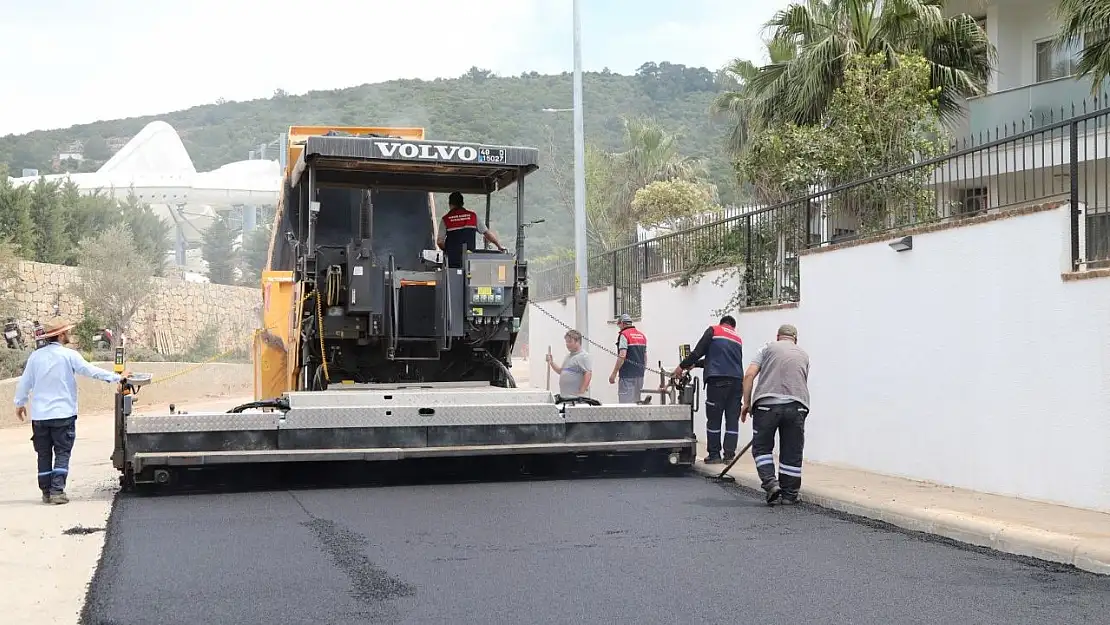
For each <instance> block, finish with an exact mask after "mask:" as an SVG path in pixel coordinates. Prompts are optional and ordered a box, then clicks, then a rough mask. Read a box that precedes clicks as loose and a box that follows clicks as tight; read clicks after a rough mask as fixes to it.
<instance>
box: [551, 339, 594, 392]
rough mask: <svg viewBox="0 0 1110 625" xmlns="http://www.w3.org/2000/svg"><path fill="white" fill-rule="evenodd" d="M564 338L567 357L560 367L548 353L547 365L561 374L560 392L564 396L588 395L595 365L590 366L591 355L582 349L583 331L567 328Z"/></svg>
mask: <svg viewBox="0 0 1110 625" xmlns="http://www.w3.org/2000/svg"><path fill="white" fill-rule="evenodd" d="M563 340H564V341H565V342H566V345H567V357H566V359H564V360H563V365H562V366H561V367H560V366H559V365H557V364H555V360H554V359H553V358H552V357H551V354H547V366H549V367H551V370H552V371H554V372H555V373H557V374H559V394H560V395H562V396H563V397H586V393H587V392H588V391H589V390H590V379H591V378H593V367H592V366H590V355H589V354H587V353H586V350H584V349H582V333H581V332H579V331H578V330H567V333H566V335H564V337H563Z"/></svg>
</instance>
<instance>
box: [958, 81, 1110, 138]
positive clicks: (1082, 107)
mask: <svg viewBox="0 0 1110 625" xmlns="http://www.w3.org/2000/svg"><path fill="white" fill-rule="evenodd" d="M1107 91H1110V81H1107V82H1105V83H1103V85H1102V86H1101V88H1100V89H1099V90H1098V91H1097V92H1094V93H1092V92H1091V81H1090V79H1087V78H1076V77H1075V76H1068V77H1065V78H1057V79H1055V80H1047V81H1045V82H1039V83H1036V84H1032V85H1025V86H1024V87H1014V88H1013V89H1005V90H1003V91H996V92H994V93H989V94H987V95H984V96H978V97H974V98H968V100H967V108H968V116H969V122H970V130H971V134H972V136H973V137H974V138H976V139H978V140H979V141H983V140H990V139H995V138H1000V137H1007V136H1012V135H1015V134H1017V133H1021V132H1025V131H1027V130H1035V129H1037V128H1043V127H1045V126H1049V125H1051V124H1054V123H1057V122H1060V121H1063V120H1065V119H1068V118H1070V117H1074V116H1076V115H1082V114H1083V113H1086V112H1090V111H1097V110H1099V109H1102V108H1104V107H1106V105H1107V104H1110V99H1108V98H1107V95H1106V93H1107Z"/></svg>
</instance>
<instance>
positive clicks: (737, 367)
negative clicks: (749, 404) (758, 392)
mask: <svg viewBox="0 0 1110 625" xmlns="http://www.w3.org/2000/svg"><path fill="white" fill-rule="evenodd" d="M702 358H705V364H704V365H703V367H702V368H703V371H704V372H705V373H704V382H705V418H706V424H705V433H706V435H707V436H706V438H707V441H706V445H707V446H708V447H709V455H708V456H706V458H705V463H706V464H722V463H724V462H728V461H730V460H732V458H733V457H735V455H736V443H737V441H738V440H739V439H740V400H741V399H742V395H743V386H744V383H743V380H744V342H743V341H742V340H740V335H739V334H737V333H736V319H734V318H733V317H732V315H725V316H724V317H721V321H720V323H718V324H717V325H715V326H709V327H708V328H706V329H705V332H704V333H702V335H701V339H700V340H699V341H698V344H697V345H695V346H694V349H693V351H691V352H690V355H689V356H687V357H686V358H684V359H683V360H682V362H680V363H679V364H678V366H677V367H675V370H674V372H673V373H672V375H673V376H674V377H675V378H678V377H680V376H681V375H682V372H683V370H685V369H690V368H691V367H693V366H694V364H695V363H696V362H698V361H699V360H701V359H702ZM722 415H724V418H725V435H724V437H723V438H724V448H725V455H724V457H723V458H722V457H721V438H722V437H721V416H722Z"/></svg>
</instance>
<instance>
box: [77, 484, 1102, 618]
mask: <svg viewBox="0 0 1110 625" xmlns="http://www.w3.org/2000/svg"><path fill="white" fill-rule="evenodd" d="M479 479H484V478H481V477H479ZM1108 605H1110V579H1106V578H1100V577H1097V576H1094V575H1091V574H1086V573H1083V572H1077V571H1074V570H1070V569H1066V568H1064V567H1058V566H1054V565H1051V564H1046V563H1043V562H1037V561H1032V560H1023V559H1017V558H1013V557H1009V556H1001V555H994V554H991V553H982V552H980V551H975V550H970V549H966V548H963V547H959V546H955V545H950V544H947V543H943V542H939V541H937V540H933V539H929V538H926V537H922V536H919V535H910V534H906V533H901V532H899V531H895V530H892V529H886V528H884V527H877V526H874V525H870V524H865V523H862V522H858V521H856V520H851V519H846V518H843V517H840V516H837V515H835V514H833V513H829V512H825V511H822V510H820V509H817V508H812V507H809V506H808V505H805V504H803V505H799V506H796V507H790V508H781V507H778V508H767V507H766V506H765V505H764V504H763V502H762V500H761V499H759V498H758V497H757V496H756V495H754V494H753V493H751V492H750V491H746V490H743V489H741V488H739V487H737V486H727V485H719V484H714V483H712V482H710V481H708V480H706V479H705V478H702V477H697V476H688V477H626V476H622V477H605V478H588V477H579V478H576V479H532V480H529V481H522V480H515V481H501V482H485V483H481V482H478V483H465V482H464V483H458V482H455V483H443V482H427V481H422V482H417V483H414V484H409V485H405V484H398V483H392V482H390V483H386V484H382V485H371V486H362V487H355V488H352V487H343V486H339V487H334V486H333V487H330V488H299V487H298V488H273V489H272V490H263V491H259V490H254V491H240V492H222V493H204V492H201V493H193V494H178V495H172V496H147V497H142V496H133V495H125V496H120V498H119V499H118V500H117V502H116V504H115V507H114V510H113V513H112V517H111V519H110V522H109V524H108V529H107V539H106V545H105V553H104V556H103V558H102V561H101V566H100V570H99V571H98V573H97V576H96V578H95V579H94V581H93V583H92V586H91V588H90V593H89V602H88V605H87V606H86V613H85V615H84V619H83V622H84V623H85V624H86V625H131V624H136V625H137V624H140V623H159V625H176V624H182V625H184V624H189V625H194V624H196V623H220V624H221V625H240V624H242V625H247V624H250V625H257V624H258V623H281V624H283V625H300V624H305V625H308V624H315V623H328V624H336V625H346V624H355V623H421V624H429V625H430V624H437V623H444V624H447V623H449V624H452V625H460V624H467V623H476V624H486V623H520V624H525V623H528V624H531V623H636V624H640V625H644V624H649V623H659V624H663V625H674V623H699V624H701V623H722V624H724V623H728V624H733V623H759V624H760V625H779V624H782V625H797V624H799V623H807V624H817V623H829V624H838V625H839V624H845V623H851V624H855V625H867V624H875V625H889V624H890V623H899V624H903V625H904V624H918V623H922V624H924V623H938V624H939V623H944V624H950V623H976V624H978V625H989V624H999V625H1019V624H1024V623H1068V624H1070V625H1078V624H1080V623H1110V612H1108V611H1107V609H1106V606H1108Z"/></svg>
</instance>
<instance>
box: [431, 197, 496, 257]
mask: <svg viewBox="0 0 1110 625" xmlns="http://www.w3.org/2000/svg"><path fill="white" fill-rule="evenodd" d="M447 204H448V206H450V208H451V210H449V211H447V214H446V215H444V216H443V220H442V223H441V227H442V228H443V230H442V231H441V232H440V233H439V240H438V241H436V243H438V244H439V247H440V249H442V250H443V252H444V254H445V255H446V256H447V266H448V267H462V266H463V259H464V258H465V257H466V253H467V252H473V251H474V245H475V238H476V237H475V235H477V234H481V235H482V236H483V237H485V239H486V240H487V241H489V242H490V243H493V244H494V245H496V246H497V249H498V250H500V251H502V252H504V251H505V248H504V247H502V245H501V242H500V241H498V240H497V235H495V234H494V233H493V231H492V230H490V229H489V228H487V227H486V224H484V223H482V220H481V219H479V218H478V213H475V212H474V211H470V210H467V209H466V208H464V207H463V196H462V193H459V192H458V191H455V192H454V193H452V194H451V195H450V197H448V198H447Z"/></svg>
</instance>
